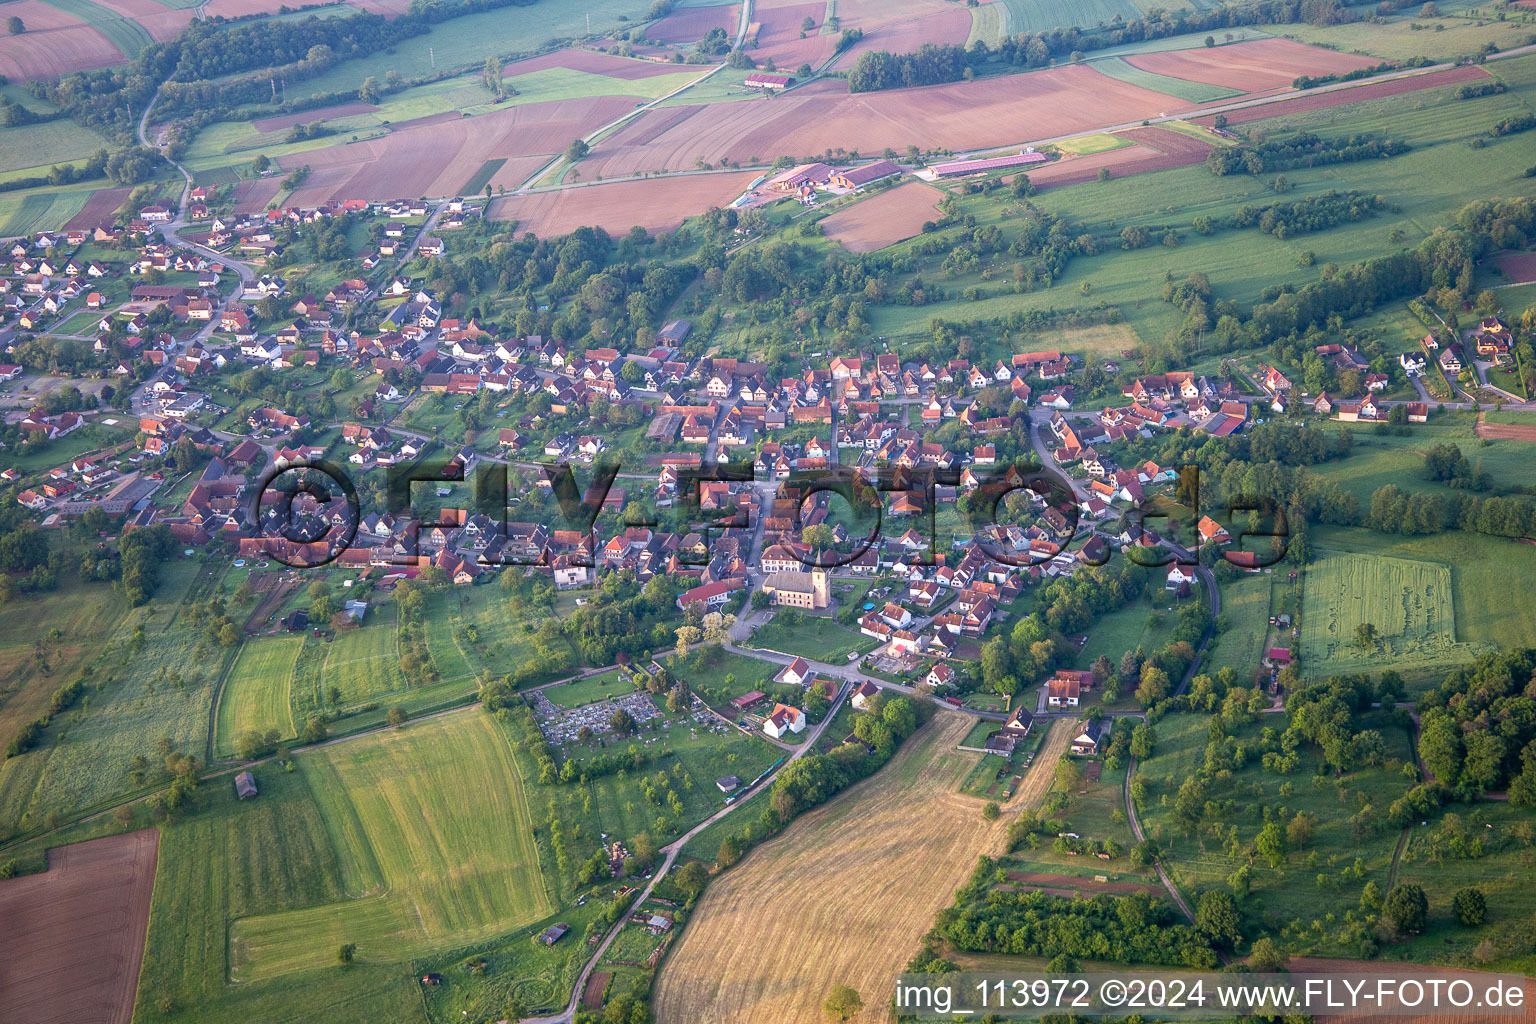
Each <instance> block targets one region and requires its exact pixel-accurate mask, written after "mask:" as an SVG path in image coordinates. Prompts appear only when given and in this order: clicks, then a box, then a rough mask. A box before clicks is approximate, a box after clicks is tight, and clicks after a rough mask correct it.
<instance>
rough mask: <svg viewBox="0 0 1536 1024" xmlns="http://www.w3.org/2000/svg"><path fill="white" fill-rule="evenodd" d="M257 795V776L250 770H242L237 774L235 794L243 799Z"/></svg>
mask: <svg viewBox="0 0 1536 1024" xmlns="http://www.w3.org/2000/svg"><path fill="white" fill-rule="evenodd" d="M255 795H256V776H254V775H252V774H251V773H250V772H241V773H240V774H239V775H236V776H235V796H237V797H239V798H240V799H241V800H249V799H250V798H251V797H253V796H255Z"/></svg>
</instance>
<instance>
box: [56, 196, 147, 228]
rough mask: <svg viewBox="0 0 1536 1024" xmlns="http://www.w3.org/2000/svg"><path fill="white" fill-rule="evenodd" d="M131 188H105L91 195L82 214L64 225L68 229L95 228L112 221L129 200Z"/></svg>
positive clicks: (82, 208) (82, 209) (76, 215)
mask: <svg viewBox="0 0 1536 1024" xmlns="http://www.w3.org/2000/svg"><path fill="white" fill-rule="evenodd" d="M132 191H133V190H132V189H129V188H103V189H98V190H96V191H95V192H92V193H91V198H89V199H87V200H86V201H85V205H84V206H82V207H81V208H80V212H79V213H77V214H75V215H74V216H73V217H71V218H69V221H68V222H67V223H66V224H65V225H64V227H65V228H66V229H68V228H94V227H96V226H98V225H100V224H102V223H105V222H107V221H110V220H111V219H112V215H113V214H114V213H116V212H117V208H118V207H119V206H122V205H123V203H124V202H126V201H127V199H128V193H129V192H132Z"/></svg>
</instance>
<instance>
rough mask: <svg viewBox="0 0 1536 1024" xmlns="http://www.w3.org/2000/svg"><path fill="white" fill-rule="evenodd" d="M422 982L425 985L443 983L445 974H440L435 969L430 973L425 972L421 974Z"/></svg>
mask: <svg viewBox="0 0 1536 1024" xmlns="http://www.w3.org/2000/svg"><path fill="white" fill-rule="evenodd" d="M421 983H422V984H423V985H432V986H437V985H441V984H442V983H443V976H442V975H441V974H438V973H437V972H436V971H433V972H431V973H428V974H423V975H422V976H421Z"/></svg>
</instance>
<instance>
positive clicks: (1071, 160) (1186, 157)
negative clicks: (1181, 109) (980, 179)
mask: <svg viewBox="0 0 1536 1024" xmlns="http://www.w3.org/2000/svg"><path fill="white" fill-rule="evenodd" d="M1120 134H1121V135H1122V136H1124V137H1125V138H1127V139H1131V140H1133V141H1134V142H1135V143H1136V144H1135V145H1133V146H1122V147H1121V148H1119V149H1110V150H1105V151H1104V152H1102V153H1089V154H1087V155H1085V156H1069V157H1067V158H1065V159H1063V160H1058V161H1056V162H1055V163H1051V164H1047V165H1046V166H1045V167H1042V168H1040V169H1039V170H1038V171H1031V172H1030V174H1029V180H1030V181H1031V182H1033V183H1034V184H1035V186H1036V187H1038V188H1060V187H1061V186H1063V185H1076V184H1079V183H1080V182H1084V181H1093V180H1095V179H1097V178H1098V176H1099V168H1100V167H1107V168H1109V173H1110V175H1111V176H1112V177H1116V178H1120V177H1124V176H1125V175H1127V174H1146V173H1147V172H1149V171H1166V170H1168V169H1169V168H1171V167H1187V166H1189V165H1190V164H1198V163H1202V162H1203V161H1204V160H1205V157H1206V154H1208V153H1209V152H1210V151H1211V144H1210V143H1207V142H1201V141H1200V140H1199V139H1196V138H1192V137H1191V136H1188V135H1185V134H1183V133H1182V132H1175V131H1170V130H1168V129H1167V128H1133V129H1131V130H1130V131H1126V132H1121V133H1120Z"/></svg>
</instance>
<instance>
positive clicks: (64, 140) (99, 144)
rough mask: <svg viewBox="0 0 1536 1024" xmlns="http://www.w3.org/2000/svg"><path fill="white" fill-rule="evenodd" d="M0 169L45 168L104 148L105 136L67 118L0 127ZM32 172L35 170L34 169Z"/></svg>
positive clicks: (77, 158)
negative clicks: (12, 126)
mask: <svg viewBox="0 0 1536 1024" xmlns="http://www.w3.org/2000/svg"><path fill="white" fill-rule="evenodd" d="M0 142H3V145H0V171H16V170H21V169H22V168H31V167H37V168H42V169H43V170H42V173H43V174H46V173H47V171H46V168H47V167H48V166H49V165H50V164H59V163H68V162H70V161H73V160H79V159H81V158H82V157H88V156H90V155H91V154H92V153H94V152H96V151H97V150H98V149H105V148H107V140H106V139H104V138H102V137H101V136H100V135H97V134H96V133H95V132H93V131H91V130H89V129H87V128H82V127H80V126H79V125H77V124H75V122H73V121H70V120H58V121H44V122H43V123H42V124H28V125H21V126H19V127H16V128H5V129H0ZM34 173H36V172H34Z"/></svg>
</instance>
